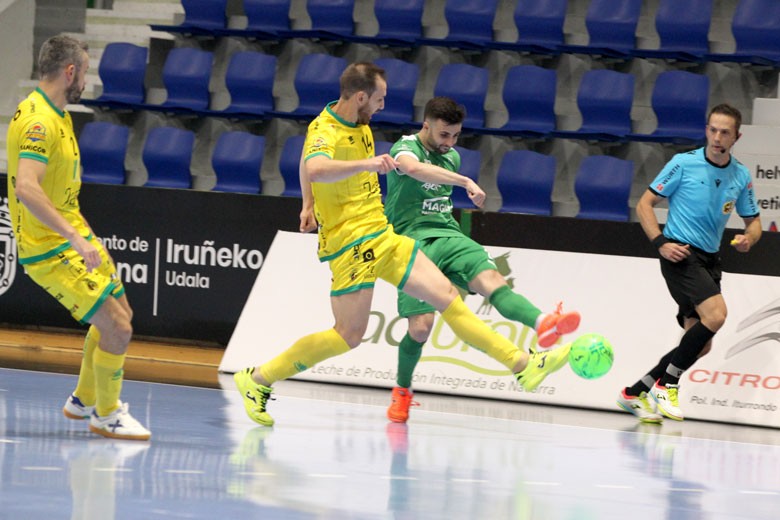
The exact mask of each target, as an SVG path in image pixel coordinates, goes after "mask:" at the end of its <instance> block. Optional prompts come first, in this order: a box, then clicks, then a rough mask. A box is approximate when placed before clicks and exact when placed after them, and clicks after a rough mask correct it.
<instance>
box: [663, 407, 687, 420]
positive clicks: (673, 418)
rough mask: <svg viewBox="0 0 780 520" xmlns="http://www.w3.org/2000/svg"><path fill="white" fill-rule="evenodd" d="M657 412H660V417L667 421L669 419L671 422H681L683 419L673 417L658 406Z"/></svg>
mask: <svg viewBox="0 0 780 520" xmlns="http://www.w3.org/2000/svg"><path fill="white" fill-rule="evenodd" d="M658 411H659V412H661V415H663V416H664V417H666V418H669V419H671V420H673V421H682V420H683V419H684V417H679V416H677V415H673V414H670V413H668V412H667V411H666V410H664V409H663V408H661V407H660V406H659V407H658Z"/></svg>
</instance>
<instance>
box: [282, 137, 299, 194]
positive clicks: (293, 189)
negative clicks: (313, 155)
mask: <svg viewBox="0 0 780 520" xmlns="http://www.w3.org/2000/svg"><path fill="white" fill-rule="evenodd" d="M305 138H306V136H303V135H294V136H292V137H288V138H287V140H286V141H285V142H284V145H283V146H282V153H281V155H280V156H279V173H281V174H282V179H283V180H284V191H283V192H282V193H281V195H282V196H283V197H298V198H300V197H301V179H300V172H299V171H298V170H299V166H300V163H301V153H303V141H304V139H305Z"/></svg>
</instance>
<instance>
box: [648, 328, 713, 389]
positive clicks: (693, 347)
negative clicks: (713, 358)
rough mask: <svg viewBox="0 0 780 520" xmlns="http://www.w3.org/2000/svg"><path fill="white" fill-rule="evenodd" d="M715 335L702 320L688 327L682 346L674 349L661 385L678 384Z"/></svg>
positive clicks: (681, 341)
mask: <svg viewBox="0 0 780 520" xmlns="http://www.w3.org/2000/svg"><path fill="white" fill-rule="evenodd" d="M714 335H715V333H714V332H712V331H711V330H710V329H708V328H707V327H705V326H704V325H703V324H702V323H701V322H697V323H696V325H694V326H693V327H691V328H690V329H688V332H686V333H685V334H684V335H683V337H682V339H681V340H680V346H678V347H677V348H676V349H675V350H674V355H673V356H672V360H671V362H670V363H669V366H668V367H666V372H664V374H663V375H662V376H661V383H660V384H661V386H666V385H670V384H671V385H676V384H678V383H679V382H680V377H681V376H682V374H683V372H685V371H686V370H688V369H689V368H691V367H692V366H693V364H694V363H696V360H697V359H698V358H699V354H701V351H702V350H704V347H705V346H706V345H707V342H708V341H709V340H711V339H712V337H713V336H714Z"/></svg>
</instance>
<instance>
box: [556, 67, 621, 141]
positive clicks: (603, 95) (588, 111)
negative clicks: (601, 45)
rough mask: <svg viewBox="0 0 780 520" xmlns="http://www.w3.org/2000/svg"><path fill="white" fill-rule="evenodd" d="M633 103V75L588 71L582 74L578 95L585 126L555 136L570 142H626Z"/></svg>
mask: <svg viewBox="0 0 780 520" xmlns="http://www.w3.org/2000/svg"><path fill="white" fill-rule="evenodd" d="M633 102H634V75H633V74H630V73H624V72H617V71H614V70H603V69H592V70H589V71H587V72H585V74H583V76H582V80H581V81H580V86H579V89H578V92H577V106H578V107H579V109H580V113H581V114H582V126H580V128H579V129H578V130H574V131H556V132H553V135H554V136H555V137H561V138H571V139H588V140H597V141H623V140H625V139H626V136H627V135H629V134H630V133H631V106H632V105H633Z"/></svg>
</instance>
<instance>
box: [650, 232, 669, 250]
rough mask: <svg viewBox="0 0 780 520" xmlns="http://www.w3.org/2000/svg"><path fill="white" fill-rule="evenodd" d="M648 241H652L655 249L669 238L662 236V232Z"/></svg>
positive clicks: (667, 241) (659, 247)
mask: <svg viewBox="0 0 780 520" xmlns="http://www.w3.org/2000/svg"><path fill="white" fill-rule="evenodd" d="M650 242H652V243H653V245H654V246H655V248H656V249H661V246H662V245H664V244H667V243H669V239H668V238H666V237H665V236H664V234H663V233H661V234H660V235H658V236H657V237H655V238H654V239H652V240H651V241H650Z"/></svg>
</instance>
